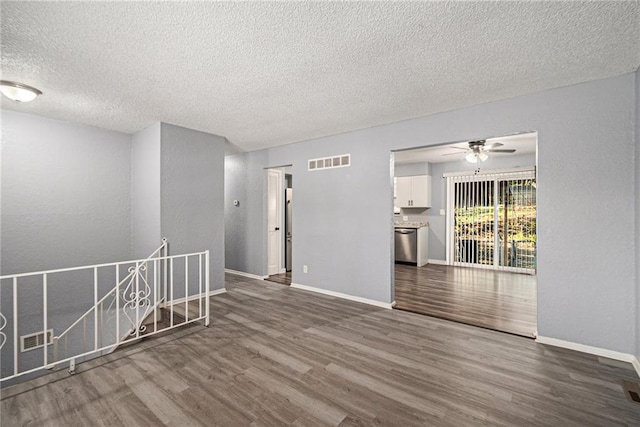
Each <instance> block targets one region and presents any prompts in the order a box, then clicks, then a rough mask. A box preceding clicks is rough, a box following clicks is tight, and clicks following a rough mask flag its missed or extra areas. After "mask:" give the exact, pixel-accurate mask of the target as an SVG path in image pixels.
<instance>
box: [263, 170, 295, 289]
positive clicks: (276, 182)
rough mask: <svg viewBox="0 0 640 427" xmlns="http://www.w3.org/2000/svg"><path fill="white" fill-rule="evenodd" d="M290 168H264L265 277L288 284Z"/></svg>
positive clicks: (290, 267) (290, 263) (289, 259)
mask: <svg viewBox="0 0 640 427" xmlns="http://www.w3.org/2000/svg"><path fill="white" fill-rule="evenodd" d="M292 226H293V168H292V166H283V167H277V168H269V169H268V170H267V280H269V281H271V282H276V283H280V284H283V285H291V274H292V265H293V264H292V262H293V227H292Z"/></svg>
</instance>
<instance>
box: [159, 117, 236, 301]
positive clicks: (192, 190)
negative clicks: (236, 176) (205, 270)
mask: <svg viewBox="0 0 640 427" xmlns="http://www.w3.org/2000/svg"><path fill="white" fill-rule="evenodd" d="M161 140H162V144H161V153H160V156H161V159H160V170H161V177H160V188H161V201H160V209H161V214H160V215H161V218H160V220H161V234H162V236H163V237H166V238H167V239H168V240H169V250H170V254H175V255H177V254H183V253H191V252H200V251H204V250H206V249H209V250H210V251H211V252H210V262H211V289H212V290H214V289H222V288H224V149H225V143H226V139H225V138H223V137H220V136H216V135H212V134H208V133H204V132H198V131H195V130H192V129H187V128H183V127H180V126H174V125H169V124H166V123H162V124H161Z"/></svg>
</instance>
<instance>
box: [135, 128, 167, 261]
mask: <svg viewBox="0 0 640 427" xmlns="http://www.w3.org/2000/svg"><path fill="white" fill-rule="evenodd" d="M162 237H163V236H162V235H161V233H160V123H156V124H153V125H151V126H149V127H147V128H145V129H143V130H141V131H139V132H137V133H135V134H134V135H133V136H132V137H131V246H132V248H133V258H135V259H142V258H146V257H147V256H149V254H151V252H153V251H154V250H156V248H158V246H160V244H161V239H162Z"/></svg>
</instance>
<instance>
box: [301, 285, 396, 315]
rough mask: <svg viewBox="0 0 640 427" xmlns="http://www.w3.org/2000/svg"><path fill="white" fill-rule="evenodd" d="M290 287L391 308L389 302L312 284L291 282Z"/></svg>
mask: <svg viewBox="0 0 640 427" xmlns="http://www.w3.org/2000/svg"><path fill="white" fill-rule="evenodd" d="M291 287H292V288H296V289H302V290H304V291H310V292H316V293H319V294H325V295H330V296H332V297H337V298H342V299H348V300H350V301H357V302H361V303H364V304H369V305H375V306H376V307H382V308H388V309H391V308H392V306H391V304H389V303H386V302H380V301H376V300H372V299H368V298H362V297H356V296H353V295H348V294H343V293H340V292H334V291H328V290H326V289H320V288H314V287H313V286H307V285H300V284H298V283H291Z"/></svg>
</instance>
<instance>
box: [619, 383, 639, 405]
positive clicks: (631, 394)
mask: <svg viewBox="0 0 640 427" xmlns="http://www.w3.org/2000/svg"><path fill="white" fill-rule="evenodd" d="M622 389H623V390H624V394H625V396H627V399H629V401H630V402H636V403H640V385H639V384H637V383H632V382H631V381H622Z"/></svg>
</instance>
